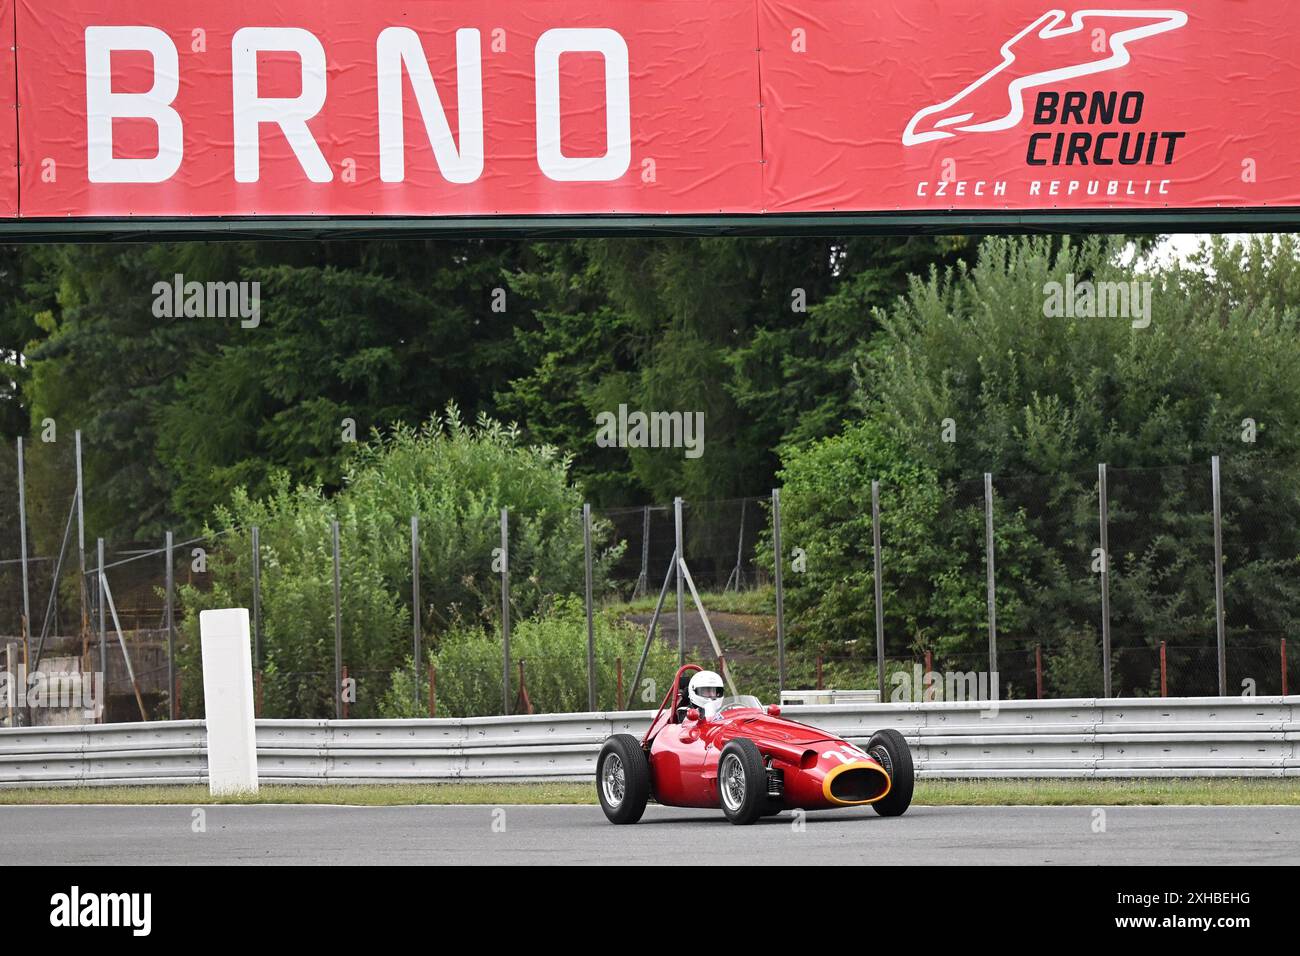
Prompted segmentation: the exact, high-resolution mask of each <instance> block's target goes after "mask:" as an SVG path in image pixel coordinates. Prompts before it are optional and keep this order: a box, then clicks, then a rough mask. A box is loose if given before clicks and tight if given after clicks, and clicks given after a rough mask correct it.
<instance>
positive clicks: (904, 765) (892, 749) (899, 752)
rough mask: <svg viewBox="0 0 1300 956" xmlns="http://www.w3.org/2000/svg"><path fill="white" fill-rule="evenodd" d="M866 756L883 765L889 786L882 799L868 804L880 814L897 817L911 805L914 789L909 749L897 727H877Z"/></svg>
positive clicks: (913, 775)
mask: <svg viewBox="0 0 1300 956" xmlns="http://www.w3.org/2000/svg"><path fill="white" fill-rule="evenodd" d="M867 755H868V756H870V757H871V758H872V759H874V760H875V761H876V762H877V763H879V764H880V765H881V766H882V767H884V768H885V772H886V773H887V774H889V780H890V784H891V786H890V788H889V793H888V794H886V795H885V799H883V800H877V801H876V802H875V803H873V804H872V805H871V806H872V808H873V809H874V810H875V811H876V812H877V813H879V814H880V815H881V816H882V817H901V816H902V815H903V813H904V812H905V811H906V810H907V808H908V807H910V806H911V805H912V791H913V790H914V789H916V772H915V771H914V770H913V769H912V750H911V748H910V747H908V746H907V740H906V739H905V738H904V737H903V735H902V734H900V733H899V732H898V731H897V730H878V731H876V733H875V735H874V736H873V737H872V738H871V740H870V741H868V742H867Z"/></svg>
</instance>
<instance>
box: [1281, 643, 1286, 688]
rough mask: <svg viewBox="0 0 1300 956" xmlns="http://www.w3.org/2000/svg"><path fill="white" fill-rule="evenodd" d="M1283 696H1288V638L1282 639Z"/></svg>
mask: <svg viewBox="0 0 1300 956" xmlns="http://www.w3.org/2000/svg"><path fill="white" fill-rule="evenodd" d="M1282 696H1283V697H1285V696H1286V638H1285V637H1284V638H1282Z"/></svg>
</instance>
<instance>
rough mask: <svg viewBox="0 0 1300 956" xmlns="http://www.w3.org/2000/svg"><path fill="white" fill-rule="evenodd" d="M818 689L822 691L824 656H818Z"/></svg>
mask: <svg viewBox="0 0 1300 956" xmlns="http://www.w3.org/2000/svg"><path fill="white" fill-rule="evenodd" d="M817 689H818V690H821V689H822V656H821V655H820V654H818V655H817Z"/></svg>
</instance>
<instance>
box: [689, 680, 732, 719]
mask: <svg viewBox="0 0 1300 956" xmlns="http://www.w3.org/2000/svg"><path fill="white" fill-rule="evenodd" d="M686 696H687V698H688V699H689V700H690V702H691V706H693V707H696V708H698V709H699V711H700V714H701V716H703V717H704V719H705V720H712V719H713V718H714V717H716V716H717V714H718V709H719V707H720V706H721V704H722V696H723V691H722V678H721V677H719V676H718V675H717V674H715V673H714V672H713V671H696V672H695V674H694V675H692V677H691V682H690V684H689V685H688V686H687V689H686Z"/></svg>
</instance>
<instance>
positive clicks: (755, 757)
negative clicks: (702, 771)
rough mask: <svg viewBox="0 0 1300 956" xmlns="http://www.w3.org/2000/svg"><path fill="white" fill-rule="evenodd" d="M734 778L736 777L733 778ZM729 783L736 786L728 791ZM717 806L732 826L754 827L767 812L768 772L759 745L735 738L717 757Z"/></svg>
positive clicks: (746, 739)
mask: <svg viewBox="0 0 1300 956" xmlns="http://www.w3.org/2000/svg"><path fill="white" fill-rule="evenodd" d="M733 774H735V775H736V776H734V777H733V776H732V775H733ZM728 780H731V781H732V782H733V783H734V784H737V785H736V786H733V787H732V788H728ZM718 803H719V804H720V805H721V807H722V812H723V813H725V814H726V815H727V819H728V820H730V821H731V822H732V823H735V824H738V825H741V826H744V825H746V824H749V823H753V822H754V821H755V820H757V819H758V818H759V817H761V816H763V812H764V811H765V810H766V809H767V807H768V803H767V768H766V767H764V766H763V755H762V754H761V753H759V752H758V745H757V744H756V743H754V741H752V740H750V739H749V738H747V737H738V738H736V739H735V740H733V741H732V742H731V743H729V744H727V746H725V747H723V748H722V755H721V756H720V757H718Z"/></svg>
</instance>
